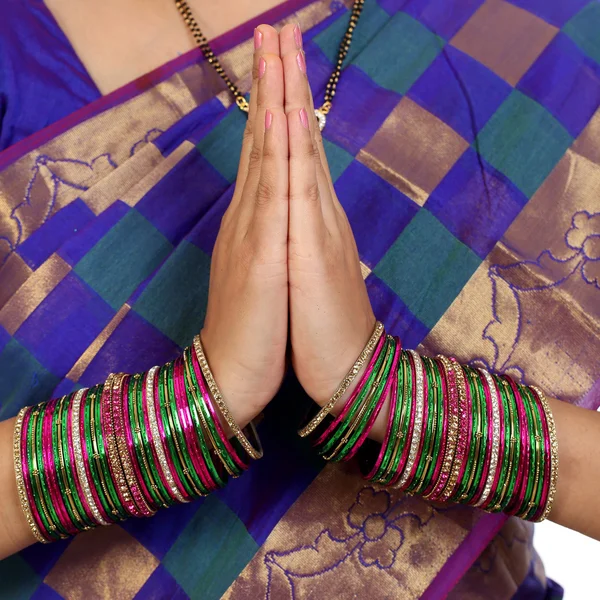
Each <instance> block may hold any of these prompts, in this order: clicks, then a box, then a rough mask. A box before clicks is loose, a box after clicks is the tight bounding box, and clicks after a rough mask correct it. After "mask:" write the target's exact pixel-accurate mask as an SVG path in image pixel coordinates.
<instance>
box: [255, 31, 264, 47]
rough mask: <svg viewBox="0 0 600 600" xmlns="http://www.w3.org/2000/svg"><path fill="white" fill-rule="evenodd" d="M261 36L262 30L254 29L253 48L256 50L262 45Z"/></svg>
mask: <svg viewBox="0 0 600 600" xmlns="http://www.w3.org/2000/svg"><path fill="white" fill-rule="evenodd" d="M262 38H263V34H262V31H259V30H258V29H255V30H254V49H255V50H258V49H259V48H260V47H261V46H262Z"/></svg>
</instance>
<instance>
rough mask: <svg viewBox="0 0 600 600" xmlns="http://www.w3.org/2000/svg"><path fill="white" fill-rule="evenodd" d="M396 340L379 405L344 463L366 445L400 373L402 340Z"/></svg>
mask: <svg viewBox="0 0 600 600" xmlns="http://www.w3.org/2000/svg"><path fill="white" fill-rule="evenodd" d="M394 339H395V340H396V349H395V351H394V357H393V358H392V365H391V369H390V374H389V376H388V379H387V381H386V382H385V386H384V388H383V391H382V393H381V395H380V396H379V398H378V399H377V404H376V405H375V409H374V410H373V414H372V415H371V417H370V418H369V421H368V422H367V424H366V426H365V428H364V430H363V432H362V433H361V434H360V436H359V437H358V439H357V440H356V443H355V444H354V446H353V447H352V448H351V449H350V452H348V454H347V455H346V456H345V457H344V461H348V460H350V459H351V458H352V457H353V456H354V455H355V454H356V452H357V451H358V449H359V448H360V447H361V446H362V445H363V444H364V442H365V440H366V439H367V436H368V435H369V433H370V432H371V429H373V425H374V424H375V420H376V419H377V416H378V415H379V413H380V412H381V408H382V407H383V405H384V404H385V399H386V398H387V396H388V394H389V392H390V388H391V387H392V380H393V379H394V373H396V372H397V371H398V359H399V358H400V352H401V350H402V348H401V344H400V339H399V338H397V337H396V338H394Z"/></svg>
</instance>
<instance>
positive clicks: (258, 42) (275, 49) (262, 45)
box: [232, 25, 279, 205]
mask: <svg viewBox="0 0 600 600" xmlns="http://www.w3.org/2000/svg"><path fill="white" fill-rule="evenodd" d="M268 54H275V55H277V56H279V34H278V33H277V31H276V30H275V29H274V28H273V27H271V26H270V25H259V26H258V27H257V28H256V29H255V30H254V59H253V66H252V88H251V90H250V108H249V111H248V121H247V123H246V129H245V131H244V141H243V144H242V152H241V154H240V163H239V167H238V174H237V179H236V191H235V194H234V197H233V200H232V205H233V204H234V203H236V201H239V199H240V197H241V195H242V190H243V189H244V183H245V182H246V177H247V176H248V164H249V162H250V153H251V151H252V144H253V139H254V136H253V130H254V123H255V120H256V110H257V104H258V102H257V95H258V71H259V63H260V59H261V57H262V56H264V55H268Z"/></svg>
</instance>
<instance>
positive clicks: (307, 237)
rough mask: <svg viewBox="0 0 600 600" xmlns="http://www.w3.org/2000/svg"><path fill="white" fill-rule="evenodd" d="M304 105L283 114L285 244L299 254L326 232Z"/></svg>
mask: <svg viewBox="0 0 600 600" xmlns="http://www.w3.org/2000/svg"><path fill="white" fill-rule="evenodd" d="M309 120H310V117H309V115H308V112H307V110H306V108H304V107H302V108H300V109H295V110H292V111H290V112H288V113H287V122H288V136H289V149H290V158H289V194H290V201H289V211H290V212H289V243H290V247H296V248H301V249H302V254H304V253H305V252H306V253H308V252H310V250H309V249H311V248H315V247H316V246H317V245H318V243H319V240H321V239H322V238H323V236H324V235H325V233H326V226H325V221H324V218H323V211H322V209H321V190H320V186H319V184H318V181H317V165H316V163H317V157H316V154H315V145H314V141H313V138H312V135H311V133H310V125H309Z"/></svg>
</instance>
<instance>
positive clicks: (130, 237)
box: [74, 210, 173, 310]
mask: <svg viewBox="0 0 600 600" xmlns="http://www.w3.org/2000/svg"><path fill="white" fill-rule="evenodd" d="M172 247H173V246H172V245H171V243H170V242H169V240H167V238H166V237H165V236H164V235H163V234H162V233H160V231H158V229H156V227H154V225H152V223H150V221H148V220H147V219H146V218H144V217H143V216H142V215H141V214H140V213H139V212H138V211H137V210H131V211H129V212H128V213H127V214H126V215H125V216H124V217H123V218H122V219H121V220H120V221H119V222H118V223H116V224H115V225H114V226H113V227H112V228H111V229H110V230H109V231H108V232H107V233H106V235H104V237H102V239H100V240H99V241H98V242H97V243H96V244H95V246H94V247H93V248H92V249H91V250H90V251H89V252H88V253H87V254H86V255H85V256H84V257H83V258H82V259H81V260H80V261H79V262H78V263H77V265H76V266H75V269H74V271H75V272H76V273H77V274H78V275H79V276H80V277H81V278H82V279H83V280H84V281H85V282H86V283H87V284H88V285H89V286H90V287H91V288H92V289H93V290H95V291H96V292H97V293H98V294H100V296H102V298H104V300H106V302H108V304H110V306H111V307H112V308H114V309H115V310H118V309H119V308H120V307H121V306H122V305H123V303H124V302H126V301H127V300H128V298H129V297H130V296H131V294H132V293H133V292H134V291H135V289H136V288H137V287H138V285H139V284H140V283H142V281H144V279H146V278H147V277H148V276H149V275H151V274H152V273H153V271H154V270H155V269H156V268H157V267H158V266H159V265H160V263H161V262H162V261H163V260H164V259H165V257H166V256H167V255H168V254H169V252H170V251H171V249H172Z"/></svg>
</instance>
